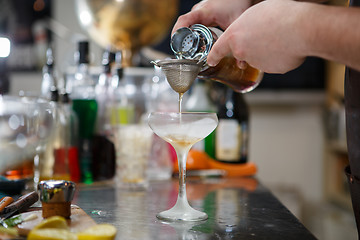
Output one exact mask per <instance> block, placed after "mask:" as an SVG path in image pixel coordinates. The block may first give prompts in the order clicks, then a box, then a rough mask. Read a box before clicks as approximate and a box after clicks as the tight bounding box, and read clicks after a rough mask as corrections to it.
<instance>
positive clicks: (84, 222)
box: [17, 205, 96, 236]
mask: <svg viewBox="0 0 360 240" xmlns="http://www.w3.org/2000/svg"><path fill="white" fill-rule="evenodd" d="M31 214H35V215H36V216H37V218H35V219H34V220H30V221H27V222H23V223H21V224H19V225H18V226H17V228H18V230H19V234H20V235H21V236H26V235H27V234H28V233H29V232H30V230H31V229H33V227H35V226H36V225H37V224H39V223H40V222H41V221H42V220H44V219H43V217H42V210H41V208H37V210H34V211H29V212H25V213H22V214H21V215H22V217H23V219H24V218H26V217H27V216H29V215H31ZM67 222H68V226H69V227H70V231H72V232H80V231H82V230H84V229H86V228H88V227H91V226H94V225H96V222H95V221H94V220H93V219H92V218H91V217H90V216H89V215H87V214H86V213H85V212H84V210H82V209H81V208H80V207H78V206H76V205H71V217H70V219H69V220H67Z"/></svg>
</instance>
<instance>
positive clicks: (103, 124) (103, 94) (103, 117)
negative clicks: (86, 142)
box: [95, 51, 115, 135]
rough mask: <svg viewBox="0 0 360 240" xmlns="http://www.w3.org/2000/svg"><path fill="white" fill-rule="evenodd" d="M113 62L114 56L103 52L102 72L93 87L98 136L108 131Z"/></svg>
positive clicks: (108, 52)
mask: <svg viewBox="0 0 360 240" xmlns="http://www.w3.org/2000/svg"><path fill="white" fill-rule="evenodd" d="M114 60H115V54H114V53H112V52H110V51H105V52H104V54H103V59H102V67H103V70H102V72H101V73H100V75H99V79H98V82H97V84H96V86H95V93H96V101H97V104H98V112H97V122H96V132H97V133H98V134H102V135H104V134H106V133H105V132H107V131H110V129H109V114H108V113H107V105H108V104H109V102H111V101H112V98H113V86H112V72H111V67H112V64H113V62H114Z"/></svg>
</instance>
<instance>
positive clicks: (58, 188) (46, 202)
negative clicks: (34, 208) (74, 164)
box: [38, 180, 75, 218]
mask: <svg viewBox="0 0 360 240" xmlns="http://www.w3.org/2000/svg"><path fill="white" fill-rule="evenodd" d="M38 189H39V193H40V201H41V203H42V216H43V218H48V217H51V216H62V217H65V218H70V215H71V201H72V199H73V197H74V193H75V183H74V182H71V181H65V180H48V181H41V182H40V183H39V185H38Z"/></svg>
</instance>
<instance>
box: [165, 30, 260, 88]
mask: <svg viewBox="0 0 360 240" xmlns="http://www.w3.org/2000/svg"><path fill="white" fill-rule="evenodd" d="M221 34H222V31H221V30H219V29H217V28H211V27H206V26H204V25H201V24H194V25H192V26H191V27H190V28H187V27H184V28H180V29H178V30H177V31H176V32H175V33H174V34H173V35H172V37H171V42H170V47H171V49H172V51H173V52H174V54H175V56H176V58H178V59H192V60H197V61H198V62H199V63H202V64H203V66H202V69H201V71H200V73H199V76H198V77H199V78H201V79H208V80H214V81H218V82H221V83H224V84H226V85H228V86H229V87H231V88H232V89H234V90H235V91H236V92H241V93H246V92H249V91H251V90H253V89H254V88H256V87H257V86H258V85H259V83H260V82H261V80H262V77H263V72H262V71H260V70H258V69H256V68H254V67H252V66H250V65H249V64H247V63H246V65H245V68H239V66H238V65H237V63H236V59H235V58H234V57H232V56H226V57H224V58H223V59H221V61H220V62H219V64H217V65H216V66H215V67H210V66H208V65H207V61H206V59H207V55H208V54H209V52H210V50H211V47H212V45H213V44H214V43H215V41H216V40H217V39H218V38H219V37H220V35H221Z"/></svg>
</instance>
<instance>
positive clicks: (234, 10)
mask: <svg viewBox="0 0 360 240" xmlns="http://www.w3.org/2000/svg"><path fill="white" fill-rule="evenodd" d="M251 3H252V1H251V0H203V1H201V2H199V3H198V4H196V5H194V6H193V8H192V10H191V11H190V12H188V13H186V14H184V15H182V16H180V17H179V18H178V20H177V22H176V23H175V25H174V27H173V30H172V34H173V33H174V32H175V31H176V30H177V29H179V28H181V27H189V26H191V25H193V24H196V23H199V24H203V25H205V26H208V27H210V26H219V27H220V28H222V29H223V30H225V29H226V28H227V27H228V26H229V25H230V24H231V23H232V22H233V21H234V20H235V19H237V18H238V17H239V16H240V15H241V14H242V13H243V12H244V11H245V10H246V9H247V8H248V7H250V6H251Z"/></svg>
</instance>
